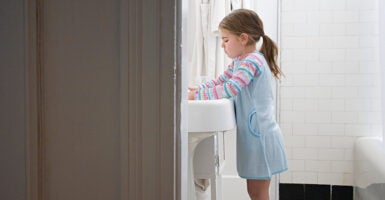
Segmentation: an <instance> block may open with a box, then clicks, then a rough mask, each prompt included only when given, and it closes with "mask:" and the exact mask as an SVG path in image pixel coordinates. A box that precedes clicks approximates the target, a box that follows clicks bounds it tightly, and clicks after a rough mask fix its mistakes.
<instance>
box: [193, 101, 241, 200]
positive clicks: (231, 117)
mask: <svg viewBox="0 0 385 200" xmlns="http://www.w3.org/2000/svg"><path fill="white" fill-rule="evenodd" d="M234 128H235V113H234V105H233V101H232V100H229V99H218V100H193V101H188V143H189V148H188V151H189V164H188V167H189V175H188V176H189V177H188V179H189V180H188V181H189V186H188V187H189V189H188V193H189V194H188V199H189V200H195V186H194V175H193V171H194V170H193V158H194V154H195V148H196V146H197V145H198V144H199V143H200V142H201V141H202V140H203V139H205V138H208V137H210V136H212V135H214V134H216V133H217V132H222V131H228V130H232V129H234ZM213 159H214V158H213ZM214 199H216V198H214Z"/></svg>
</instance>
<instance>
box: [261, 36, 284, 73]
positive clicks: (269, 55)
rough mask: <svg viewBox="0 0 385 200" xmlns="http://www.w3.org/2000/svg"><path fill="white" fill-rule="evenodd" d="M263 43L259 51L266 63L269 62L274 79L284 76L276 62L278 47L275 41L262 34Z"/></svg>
mask: <svg viewBox="0 0 385 200" xmlns="http://www.w3.org/2000/svg"><path fill="white" fill-rule="evenodd" d="M262 38H263V43H262V46H261V49H260V52H261V53H262V54H263V55H264V56H265V58H266V61H267V63H268V64H269V67H270V70H271V72H272V73H273V75H274V77H275V78H276V79H280V78H281V77H282V76H285V75H284V74H283V72H282V70H281V69H280V68H279V66H278V64H277V57H278V47H277V45H276V44H275V42H274V41H273V40H272V39H270V38H269V37H268V36H267V35H265V34H263V35H262Z"/></svg>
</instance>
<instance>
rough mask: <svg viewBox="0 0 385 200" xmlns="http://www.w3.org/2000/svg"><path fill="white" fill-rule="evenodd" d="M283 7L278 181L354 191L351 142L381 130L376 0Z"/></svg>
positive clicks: (314, 0) (305, 0)
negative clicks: (285, 166) (283, 160)
mask: <svg viewBox="0 0 385 200" xmlns="http://www.w3.org/2000/svg"><path fill="white" fill-rule="evenodd" d="M281 2H282V7H281V9H282V10H281V12H282V16H281V18H282V19H281V47H280V52H281V67H282V69H283V71H284V73H285V74H286V77H285V78H284V79H283V80H282V83H281V95H280V99H281V101H280V102H281V106H280V108H281V110H280V124H281V128H282V130H283V133H284V138H285V142H286V146H287V152H288V157H289V167H290V170H289V171H288V172H285V173H283V174H282V175H281V182H283V183H307V184H333V185H352V184H353V182H352V173H353V165H352V160H353V150H352V149H353V143H354V140H355V139H356V138H357V137H361V136H380V135H381V131H382V126H381V115H380V109H381V103H380V94H381V93H380V79H379V74H380V73H379V72H380V69H379V51H378V48H379V44H378V41H379V31H378V30H379V28H378V21H379V19H378V0H367V1H362V0H284V1H281Z"/></svg>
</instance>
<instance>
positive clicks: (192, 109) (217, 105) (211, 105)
mask: <svg viewBox="0 0 385 200" xmlns="http://www.w3.org/2000/svg"><path fill="white" fill-rule="evenodd" d="M234 128H235V117H234V105H233V102H232V100H229V99H218V100H193V101H188V132H189V133H195V132H218V131H227V130H232V129H234Z"/></svg>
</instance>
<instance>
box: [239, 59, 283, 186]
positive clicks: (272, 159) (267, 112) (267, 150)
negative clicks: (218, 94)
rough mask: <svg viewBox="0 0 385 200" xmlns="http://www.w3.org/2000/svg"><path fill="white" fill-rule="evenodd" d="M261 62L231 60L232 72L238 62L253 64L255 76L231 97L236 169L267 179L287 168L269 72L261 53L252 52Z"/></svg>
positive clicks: (243, 174) (251, 176)
mask: <svg viewBox="0 0 385 200" xmlns="http://www.w3.org/2000/svg"><path fill="white" fill-rule="evenodd" d="M253 54H254V56H257V57H258V58H259V61H262V63H263V64H262V65H260V64H258V63H259V62H257V61H256V60H254V59H252V57H251V56H247V57H246V58H245V60H234V71H236V70H237V67H238V65H239V64H238V63H239V62H241V61H246V62H251V63H252V64H253V65H255V66H256V67H257V73H256V74H257V75H256V76H254V77H253V79H252V80H251V82H250V83H249V84H248V85H246V86H245V87H244V88H243V89H242V90H241V91H240V92H239V93H238V94H237V95H236V96H235V97H234V105H235V112H236V120H237V170H238V174H239V176H240V177H242V178H245V179H259V180H266V179H271V176H272V175H274V174H277V173H280V172H283V171H286V170H287V169H288V166H287V159H286V151H285V145H284V142H283V137H282V133H281V129H280V128H279V126H278V124H277V122H276V118H275V101H274V94H273V89H274V88H273V86H272V81H273V80H272V79H273V76H272V73H271V71H270V68H269V66H268V64H267V62H266V59H265V58H264V56H263V55H262V54H261V53H259V52H255V53H253Z"/></svg>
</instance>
